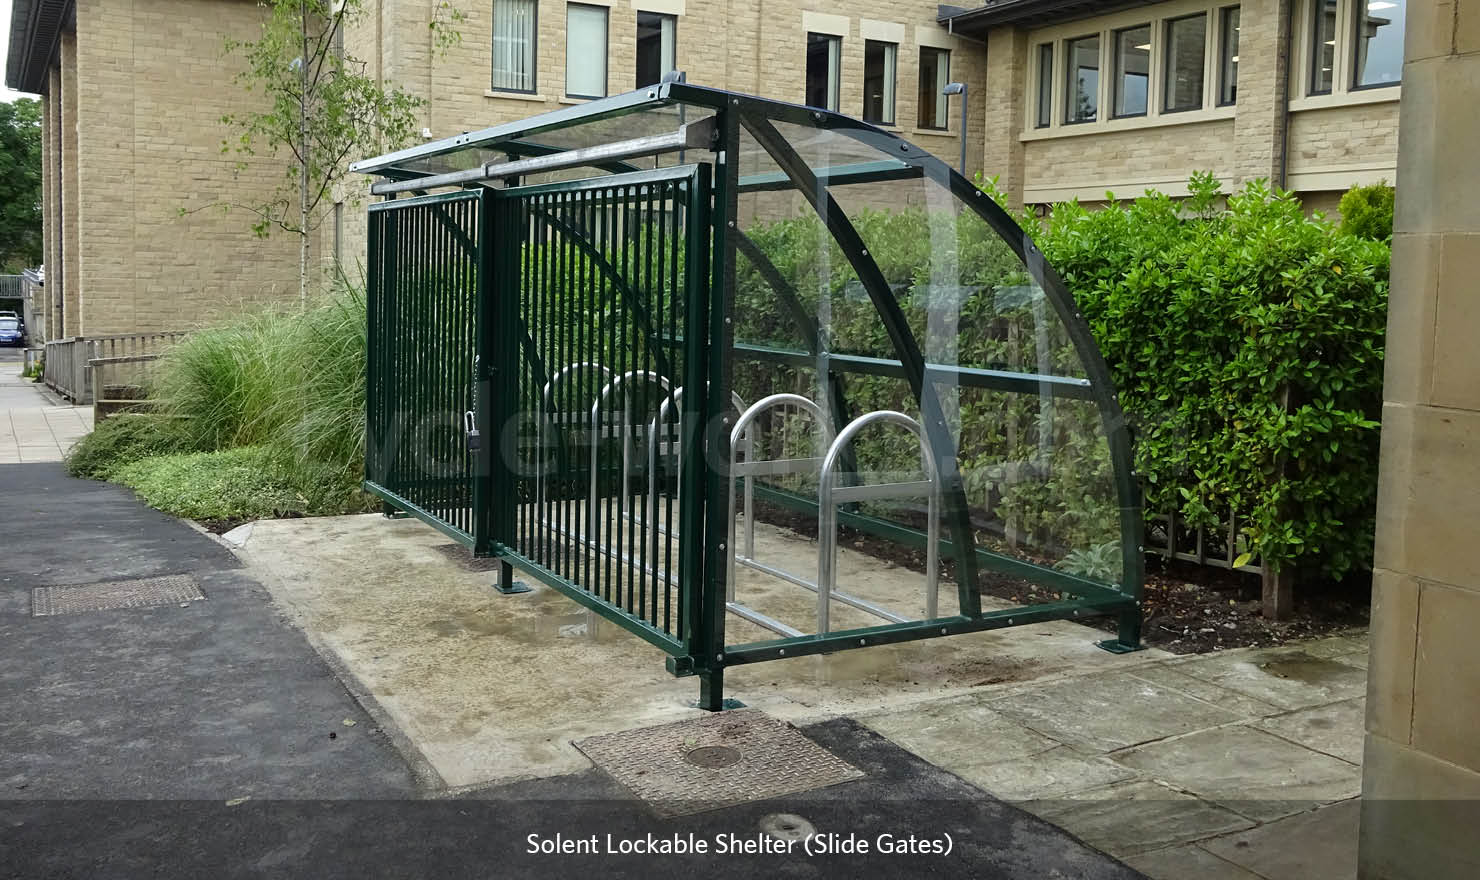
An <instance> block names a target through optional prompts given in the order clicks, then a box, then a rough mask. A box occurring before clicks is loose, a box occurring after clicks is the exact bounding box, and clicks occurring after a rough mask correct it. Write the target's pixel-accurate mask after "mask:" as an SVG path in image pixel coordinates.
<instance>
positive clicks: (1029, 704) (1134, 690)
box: [989, 673, 1239, 752]
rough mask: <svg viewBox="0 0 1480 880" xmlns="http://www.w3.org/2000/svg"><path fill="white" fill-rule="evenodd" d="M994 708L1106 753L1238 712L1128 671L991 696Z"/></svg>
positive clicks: (1217, 721) (1081, 746) (1221, 721)
mask: <svg viewBox="0 0 1480 880" xmlns="http://www.w3.org/2000/svg"><path fill="white" fill-rule="evenodd" d="M989 705H990V706H991V708H992V709H993V710H994V711H996V712H998V713H1000V714H1002V715H1005V716H1007V717H1008V718H1011V719H1013V720H1015V721H1017V722H1018V723H1020V724H1023V725H1025V726H1027V727H1030V728H1032V729H1034V730H1037V731H1039V732H1040V733H1045V734H1047V735H1049V736H1051V737H1053V738H1054V739H1056V740H1058V741H1059V742H1061V743H1064V744H1066V745H1071V746H1074V747H1076V748H1079V749H1082V750H1084V751H1088V752H1108V751H1113V750H1115V749H1122V748H1125V747H1127V746H1133V745H1137V744H1139V743H1144V742H1151V741H1152V740H1158V739H1163V738H1165V737H1168V736H1175V735H1177V734H1181V733H1189V732H1191V731H1194V730H1201V729H1203V728H1205V727H1214V726H1216V725H1219V724H1229V723H1232V722H1234V721H1237V720H1239V716H1238V715H1235V714H1233V713H1232V712H1229V711H1227V710H1225V709H1220V708H1218V707H1217V706H1214V705H1212V704H1211V703H1207V702H1204V701H1202V700H1199V699H1197V698H1195V697H1191V696H1188V695H1186V694H1183V693H1179V692H1178V691H1175V690H1172V689H1171V688H1167V687H1162V686H1160V685H1156V684H1152V683H1150V682H1148V681H1145V680H1143V679H1140V678H1136V677H1135V676H1132V675H1130V674H1128V673H1119V674H1112V675H1093V676H1083V677H1079V678H1075V679H1071V680H1068V681H1062V682H1058V683H1056V684H1050V685H1045V686H1042V687H1037V688H1033V689H1031V690H1027V691H1024V692H1022V693H1018V694H1013V695H1010V696H1006V697H1002V698H1001V699H997V700H993V701H992V702H991V703H990V704H989Z"/></svg>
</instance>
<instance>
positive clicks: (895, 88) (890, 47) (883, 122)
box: [859, 38, 899, 128]
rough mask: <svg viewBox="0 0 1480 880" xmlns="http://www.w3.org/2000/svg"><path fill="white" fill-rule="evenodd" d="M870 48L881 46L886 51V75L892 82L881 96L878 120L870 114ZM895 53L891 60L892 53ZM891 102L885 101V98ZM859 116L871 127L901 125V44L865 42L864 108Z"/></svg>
mask: <svg viewBox="0 0 1480 880" xmlns="http://www.w3.org/2000/svg"><path fill="white" fill-rule="evenodd" d="M870 46H879V47H881V48H883V50H884V75H885V76H886V77H888V78H889V79H890V80H891V81H890V82H888V83H887V86H888V88H887V90H886V91H885V92H884V94H883V95H880V96H879V109H880V110H881V111H887V113H883V112H881V113H880V114H879V117H878V118H877V119H875V118H871V117H870V116H869V112H868V104H869V97H868V79H869V77H868V52H869V47H870ZM891 51H892V52H893V53H894V57H893V59H892V60H891V59H890V57H889V53H890V52H891ZM886 96H887V97H888V99H889V100H887V101H886V100H885V97H886ZM860 110H861V111H862V112H861V113H860V114H859V116H860V118H862V119H863V121H864V122H867V123H868V124H869V125H879V126H884V127H887V128H895V127H898V125H899V44H898V43H895V42H891V41H889V40H871V39H867V38H865V39H864V41H863V106H862V107H861V108H860Z"/></svg>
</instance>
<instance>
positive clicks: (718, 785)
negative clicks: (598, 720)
mask: <svg viewBox="0 0 1480 880" xmlns="http://www.w3.org/2000/svg"><path fill="white" fill-rule="evenodd" d="M575 745H576V748H578V749H580V750H581V751H582V752H583V753H585V755H586V757H588V758H590V759H591V760H592V761H593V762H594V763H595V764H596V766H598V767H600V768H601V769H602V770H605V771H606V772H607V773H609V774H610V775H611V776H612V778H614V779H616V780H617V781H618V782H620V783H621V784H622V785H624V786H626V787H627V789H628V790H629V791H631V792H632V793H633V794H635V795H637V796H638V797H640V798H642V799H643V800H644V801H646V802H647V803H648V804H649V805H650V806H652V808H653V809H654V810H656V811H657V812H658V813H659V814H660V815H665V816H677V815H682V814H686V813H698V812H702V811H704V810H714V809H719V808H721V807H727V806H731V805H733V804H737V803H744V802H746V801H758V800H765V799H767V798H774V797H779V796H781V795H785V794H795V793H796V792H799V791H810V790H812V789H814V788H822V787H823V786H827V785H835V784H837V783H839V782H846V781H848V780H850V779H857V778H859V777H861V776H863V774H862V773H860V772H859V771H858V770H856V769H854V768H853V767H852V766H851V765H849V764H848V763H847V762H845V761H843V760H842V759H841V758H838V757H837V756H836V755H834V754H832V753H831V752H829V751H828V750H827V749H824V748H823V747H822V746H819V745H818V744H817V743H815V742H813V741H811V740H810V739H807V738H806V737H805V736H803V735H802V734H801V732H800V731H798V730H797V729H796V728H795V727H792V726H791V725H790V724H787V723H786V722H784V721H778V720H777V719H775V718H771V717H769V716H767V715H764V714H762V713H760V712H757V711H755V710H753V709H745V710H733V711H728V712H718V713H715V714H712V715H705V716H703V717H701V718H694V719H690V720H688V721H679V722H676V723H674V724H664V725H661V726H658V727H646V728H643V729H641V730H627V731H623V732H621V733H608V734H603V735H601V736H593V737H591V738H589V739H583V740H581V741H580V742H577V743H576V744H575Z"/></svg>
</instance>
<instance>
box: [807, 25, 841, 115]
mask: <svg viewBox="0 0 1480 880" xmlns="http://www.w3.org/2000/svg"><path fill="white" fill-rule="evenodd" d="M806 33H807V40H806V43H805V45H804V48H803V55H802V104H803V105H805V106H808V107H818V109H821V110H828V111H830V112H833V113H837V112H840V111H841V110H842V107H843V37H842V35H841V34H829V33H825V32H823V31H807V32H806ZM814 37H816V38H817V40H816V41H815V42H821V43H826V44H827V47H828V49H827V56H828V58H827V67H828V70H827V73H826V77H827V79H829V80H832V81H831V82H824V83H823V88H824V89H825V90H826V91H827V92H828V93H829V94H828V96H827V98H828V100H827V102H826V103H824V104H823V105H822V106H820V107H819V106H818V105H816V104H808V103H807V97H808V94H809V93H810V92H811V83H810V82H809V79H810V77H809V75H808V71H807V67H808V61H809V60H810V59H809V57H808V56H810V55H811V53H812V43H813V42H814V40H813V38H814ZM834 56H836V58H837V63H836V64H834V63H833V58H834ZM834 72H836V73H837V78H836V79H833V77H832V75H833V73H834Z"/></svg>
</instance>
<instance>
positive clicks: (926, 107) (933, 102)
mask: <svg viewBox="0 0 1480 880" xmlns="http://www.w3.org/2000/svg"><path fill="white" fill-rule="evenodd" d="M950 81H951V53H950V52H948V51H946V50H945V49H934V48H931V47H930V46H921V47H920V102H919V112H920V119H919V125H920V127H921V128H939V129H944V128H946V127H947V117H946V96H945V94H944V93H945V88H946V85H947V84H948V83H949V82H950Z"/></svg>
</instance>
